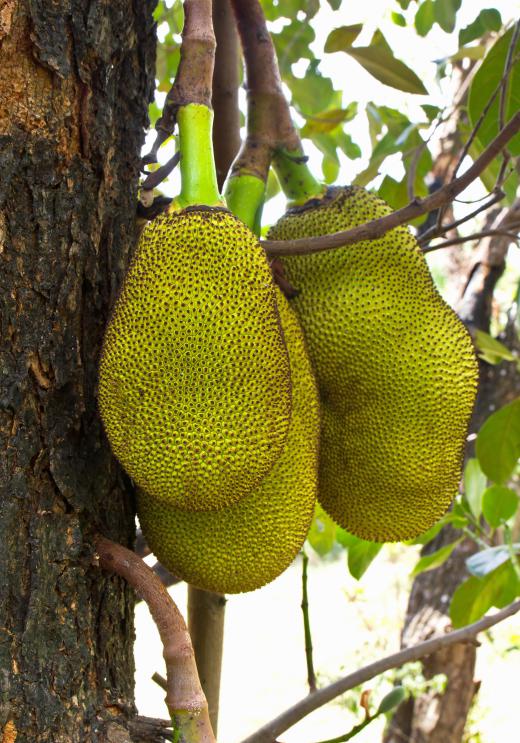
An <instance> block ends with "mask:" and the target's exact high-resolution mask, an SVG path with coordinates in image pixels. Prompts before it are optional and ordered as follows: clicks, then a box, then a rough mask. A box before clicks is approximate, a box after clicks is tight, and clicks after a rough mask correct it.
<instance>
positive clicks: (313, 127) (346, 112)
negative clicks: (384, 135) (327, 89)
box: [300, 102, 357, 138]
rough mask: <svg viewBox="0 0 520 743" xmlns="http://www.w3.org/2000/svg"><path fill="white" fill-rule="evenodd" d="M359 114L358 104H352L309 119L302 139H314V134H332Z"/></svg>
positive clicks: (301, 132) (304, 127)
mask: <svg viewBox="0 0 520 743" xmlns="http://www.w3.org/2000/svg"><path fill="white" fill-rule="evenodd" d="M356 114H357V102H353V103H351V104H350V105H349V106H348V107H347V108H332V109H330V110H329V111H323V113H320V114H318V115H317V116H309V117H307V121H306V122H305V125H304V126H303V127H302V129H301V130H300V134H301V136H302V137H308V138H312V136H313V135H314V134H323V133H326V132H332V131H333V130H334V129H336V128H337V127H339V126H340V125H341V124H344V123H345V122H347V121H351V120H352V119H353V118H354V117H355V116H356Z"/></svg>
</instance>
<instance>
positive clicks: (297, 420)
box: [137, 293, 320, 593]
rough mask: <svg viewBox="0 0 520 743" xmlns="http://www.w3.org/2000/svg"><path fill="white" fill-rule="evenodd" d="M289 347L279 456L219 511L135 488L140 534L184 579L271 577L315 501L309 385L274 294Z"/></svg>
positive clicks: (235, 581) (293, 327) (253, 581)
mask: <svg viewBox="0 0 520 743" xmlns="http://www.w3.org/2000/svg"><path fill="white" fill-rule="evenodd" d="M278 297H279V298H278V302H279V309H280V317H281V321H282V328H283V331H284V334H285V341H286V344H287V348H288V350H289V361H290V368H291V375H292V385H293V412H292V419H291V424H290V427H289V434H288V437H287V442H286V444H285V448H284V451H283V454H282V456H281V457H280V458H279V459H278V461H277V462H276V464H275V465H274V467H273V469H272V470H271V472H269V474H268V475H267V476H266V478H265V479H264V480H263V482H262V483H261V485H260V486H259V487H258V488H257V489H256V490H255V491H254V492H252V493H250V494H249V495H247V496H246V497H245V498H242V499H241V500H240V501H238V503H235V504H233V505H231V506H227V507H226V508H222V509H220V510H219V511H211V512H205V513H201V512H199V513H195V512H189V511H181V510H179V509H174V508H171V507H169V506H166V504H164V503H160V502H159V501H157V500H155V499H154V498H150V497H149V496H148V495H146V494H144V493H142V492H141V493H139V494H138V503H137V512H138V515H139V520H140V523H141V527H142V529H143V533H144V535H145V536H146V539H147V541H148V544H149V546H150V548H151V549H152V550H153V552H154V553H155V555H156V556H157V558H158V559H159V560H160V561H161V562H162V563H163V565H165V566H166V567H167V568H168V569H169V570H171V572H172V573H173V574H174V575H176V576H178V577H180V578H183V579H184V580H186V581H187V582H188V583H190V584H192V585H195V586H198V587H199V588H203V589H205V590H207V591H215V592H217V593H239V592H242V591H252V590H254V589H255V588H259V587H260V586H262V585H264V584H265V583H268V582H269V581H271V580H274V578H276V577H277V576H278V575H279V574H280V573H281V572H283V570H285V568H286V567H288V565H289V564H290V563H291V562H292V560H293V559H294V557H295V556H296V555H297V553H298V551H299V549H300V548H301V545H302V543H303V541H304V539H305V536H306V534H307V530H308V528H309V524H310V522H311V519H312V515H313V511H314V506H315V502H316V490H317V468H318V438H319V425H320V424H319V411H318V396H317V390H316V383H315V381H314V377H313V374H312V370H311V365H310V361H309V359H308V355H307V351H306V348H305V344H304V341H303V335H302V332H301V329H300V327H299V324H298V321H297V319H296V316H295V314H294V312H293V311H292V310H291V308H290V307H289V305H288V302H287V300H286V299H285V297H284V296H283V295H281V293H279V294H278Z"/></svg>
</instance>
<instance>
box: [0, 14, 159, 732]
mask: <svg viewBox="0 0 520 743" xmlns="http://www.w3.org/2000/svg"><path fill="white" fill-rule="evenodd" d="M154 4H155V3H154V0H144V2H139V3H135V2H132V1H131V0H113V1H112V2H106V0H89V2H86V0H68V1H67V2H66V1H65V0H54V2H52V3H51V2H48V0H5V1H4V2H3V3H2V6H1V8H0V165H1V170H0V172H1V175H2V180H1V182H0V264H1V265H0V296H1V305H0V306H1V308H2V309H1V316H0V322H1V337H2V345H1V350H0V359H1V365H0V366H1V375H2V380H1V388H0V389H1V392H0V436H1V438H0V442H1V443H0V446H1V447H2V455H1V465H0V467H1V469H0V478H1V487H2V491H1V496H0V544H1V545H2V552H1V554H0V674H1V675H0V740H2V742H3V743H12V742H14V741H15V740H16V743H25V742H27V743H29V741H30V742H31V743H34V741H38V742H39V743H45V742H46V741H52V742H53V743H76V742H77V743H80V742H83V741H88V742H89V743H90V742H91V741H92V742H99V743H102V742H103V741H123V740H129V736H128V734H127V733H126V732H125V730H126V729H127V725H126V719H127V718H128V717H129V716H130V715H131V714H133V711H134V710H133V671H134V668H133V655H132V639H133V637H132V636H133V597H132V594H131V591H130V590H129V589H128V588H127V587H126V586H125V585H124V584H123V583H122V581H120V580H118V579H117V578H114V577H111V576H109V575H107V574H105V573H103V572H102V571H101V570H100V569H99V568H98V567H96V566H95V564H94V562H93V549H92V535H93V533H94V532H95V531H101V532H102V533H103V534H105V535H106V536H108V537H110V538H112V539H114V540H116V541H119V542H121V543H123V544H126V545H131V544H132V541H133V536H134V506H133V500H132V494H131V488H130V486H129V482H128V481H127V480H126V478H125V477H124V476H123V474H122V472H121V470H120V468H119V467H118V465H117V464H116V462H115V461H114V459H113V457H112V456H111V453H110V450H109V447H108V444H107V441H106V438H105V436H104V434H103V432H102V429H101V424H100V421H99V417H98V414H97V407H96V380H97V362H98V357H99V351H100V345H101V340H102V335H103V329H104V326H105V323H106V320H107V315H108V312H109V310H110V307H111V305H112V303H113V301H114V298H115V296H116V294H117V291H118V288H119V286H120V281H121V276H122V273H123V271H124V268H125V265H126V263H127V260H128V255H129V251H130V250H131V248H132V244H133V242H134V216H135V203H136V186H137V176H138V162H139V151H140V146H141V144H142V140H143V127H144V126H145V125H146V123H147V114H146V109H147V103H148V101H149V99H150V97H151V95H152V92H153V72H154V57H155V27H154V24H153V19H152V15H151V13H152V9H153V6H154Z"/></svg>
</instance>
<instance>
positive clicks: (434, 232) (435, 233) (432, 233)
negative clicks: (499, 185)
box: [417, 189, 505, 245]
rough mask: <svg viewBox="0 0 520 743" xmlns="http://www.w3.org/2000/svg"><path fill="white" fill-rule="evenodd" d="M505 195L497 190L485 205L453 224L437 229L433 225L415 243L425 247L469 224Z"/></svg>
mask: <svg viewBox="0 0 520 743" xmlns="http://www.w3.org/2000/svg"><path fill="white" fill-rule="evenodd" d="M504 196H505V193H504V192H503V191H502V190H501V189H498V190H497V192H496V193H495V194H493V196H492V198H490V199H489V201H486V203H485V204H481V205H480V206H479V207H477V209H474V210H473V211H472V212H470V213H469V214H465V215H464V216H463V217H461V218H460V219H456V220H455V221H454V222H449V223H448V224H444V225H440V227H437V225H434V226H433V227H430V229H429V230H426V232H423V233H422V234H421V236H420V237H419V238H418V239H417V242H418V243H419V245H425V244H426V243H428V242H429V241H430V240H433V239H434V238H435V237H440V235H444V234H445V233H446V232H449V231H450V230H455V229H457V227H460V225H461V224H465V223H466V222H469V220H470V219H473V218H474V217H476V216H477V215H479V214H481V213H482V212H485V211H487V210H488V209H490V208H491V207H492V206H494V205H495V204H497V203H498V202H499V201H502V199H503V198H504Z"/></svg>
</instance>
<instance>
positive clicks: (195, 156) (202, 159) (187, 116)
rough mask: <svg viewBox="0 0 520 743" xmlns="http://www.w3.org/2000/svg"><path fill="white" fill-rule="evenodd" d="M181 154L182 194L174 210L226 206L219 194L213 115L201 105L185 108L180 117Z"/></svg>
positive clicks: (194, 104) (177, 199) (178, 118)
mask: <svg viewBox="0 0 520 743" xmlns="http://www.w3.org/2000/svg"><path fill="white" fill-rule="evenodd" d="M177 123H178V125H179V151H180V153H181V161H180V168H181V192H180V194H179V196H178V197H177V198H176V199H175V201H174V205H175V206H174V207H173V208H184V207H186V206H192V205H194V204H205V205H207V206H222V204H223V201H222V197H221V195H220V194H219V191H218V185H217V173H216V169H215V158H214V156H213V143H212V141H211V129H212V124H213V111H211V109H209V108H208V107H207V106H203V105H202V104H199V103H189V104H188V105H187V106H181V107H180V108H179V111H178V114H177Z"/></svg>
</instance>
